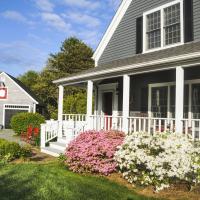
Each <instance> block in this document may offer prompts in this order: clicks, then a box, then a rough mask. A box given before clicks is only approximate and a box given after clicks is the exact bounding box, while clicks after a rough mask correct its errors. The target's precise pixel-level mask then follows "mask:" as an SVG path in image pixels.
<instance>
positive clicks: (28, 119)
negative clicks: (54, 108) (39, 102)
mask: <svg viewBox="0 0 200 200" xmlns="http://www.w3.org/2000/svg"><path fill="white" fill-rule="evenodd" d="M44 122H45V118H44V117H43V116H42V115H40V114H38V113H18V114H16V115H14V116H13V117H12V119H11V124H10V125H11V128H12V129H13V130H14V131H15V133H16V134H17V135H20V134H22V133H26V132H27V128H28V127H29V126H32V127H33V128H36V127H40V124H42V123H44Z"/></svg>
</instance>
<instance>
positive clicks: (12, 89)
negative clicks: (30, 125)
mask: <svg viewBox="0 0 200 200" xmlns="http://www.w3.org/2000/svg"><path fill="white" fill-rule="evenodd" d="M0 77H3V79H4V81H5V87H6V88H8V97H7V99H6V102H10V103H16V104H17V103H21V102H23V103H25V102H32V103H36V104H38V101H37V100H36V99H35V98H34V97H33V96H32V95H31V94H30V93H29V92H28V89H27V90H25V88H26V87H25V86H23V87H22V83H21V82H20V81H18V80H17V79H15V78H14V77H12V76H10V75H8V74H6V73H4V72H2V73H1V74H0Z"/></svg>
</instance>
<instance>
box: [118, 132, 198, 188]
mask: <svg viewBox="0 0 200 200" xmlns="http://www.w3.org/2000/svg"><path fill="white" fill-rule="evenodd" d="M115 159H116V161H117V163H118V167H119V169H120V171H121V172H122V174H123V176H124V178H125V179H127V180H128V182H130V183H132V184H139V185H143V186H148V185H153V186H155V190H156V191H159V190H162V189H164V188H167V187H169V186H170V184H171V183H173V182H174V181H186V182H188V183H190V184H197V183H199V181H200V148H199V147H198V146H197V145H196V144H195V143H194V142H193V141H192V140H190V139H189V138H187V137H186V136H184V135H182V134H175V133H172V134H169V133H160V134H155V135H153V136H152V135H149V134H147V133H134V134H132V135H129V136H127V137H126V138H125V141H124V143H123V145H122V146H121V147H120V148H119V150H118V151H117V152H116V154H115Z"/></svg>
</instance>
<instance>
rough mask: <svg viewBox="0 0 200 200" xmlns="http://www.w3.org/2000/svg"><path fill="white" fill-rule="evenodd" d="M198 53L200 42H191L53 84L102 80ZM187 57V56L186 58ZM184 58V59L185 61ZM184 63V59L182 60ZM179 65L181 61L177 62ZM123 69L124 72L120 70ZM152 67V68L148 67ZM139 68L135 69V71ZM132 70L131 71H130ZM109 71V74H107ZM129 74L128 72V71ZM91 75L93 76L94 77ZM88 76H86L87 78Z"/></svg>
mask: <svg viewBox="0 0 200 200" xmlns="http://www.w3.org/2000/svg"><path fill="white" fill-rule="evenodd" d="M197 52H199V53H200V41H198V42H191V43H187V44H184V45H180V46H176V47H172V48H167V49H163V50H159V51H154V52H151V53H145V54H137V55H134V56H132V57H128V58H124V59H120V60H115V61H112V62H109V63H105V64H102V65H99V66H97V67H95V68H92V69H89V70H85V71H82V72H81V73H77V74H72V75H70V76H67V77H65V78H61V79H58V80H55V81H54V83H56V84H71V83H73V82H84V81H85V80H87V79H88V78H91V79H93V78H97V77H100V75H101V76H102V78H103V77H104V76H105V75H109V73H110V75H112V74H113V75H116V76H117V75H119V74H120V73H123V72H125V70H126V66H134V65H135V66H137V65H139V64H143V63H148V62H153V61H158V60H166V61H167V59H170V58H174V57H178V56H181V55H189V54H194V53H197ZM186 57H187V56H186ZM186 57H185V59H186ZM183 61H184V59H183ZM179 64H181V61H180V62H179ZM122 67H124V70H123V69H121V68H122ZM149 67H152V66H149ZM117 69H121V70H120V72H117ZM138 69H139V67H137V70H138ZM132 70H133V69H132ZM108 71H110V72H108ZM104 72H105V73H104ZM127 72H128V71H127ZM129 73H130V71H129ZM92 74H95V75H94V76H93V75H92ZM87 75H88V76H87Z"/></svg>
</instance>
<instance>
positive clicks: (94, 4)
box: [63, 0, 101, 10]
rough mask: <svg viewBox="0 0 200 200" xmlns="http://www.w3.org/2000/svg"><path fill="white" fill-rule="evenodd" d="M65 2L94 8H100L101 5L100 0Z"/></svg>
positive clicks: (66, 0) (65, 1)
mask: <svg viewBox="0 0 200 200" xmlns="http://www.w3.org/2000/svg"><path fill="white" fill-rule="evenodd" d="M63 3H64V4H67V5H70V6H77V7H81V8H87V9H92V10H93V9H96V8H99V7H100V5H101V4H100V3H99V2H98V1H89V0H63Z"/></svg>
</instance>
